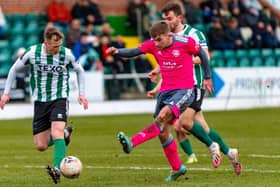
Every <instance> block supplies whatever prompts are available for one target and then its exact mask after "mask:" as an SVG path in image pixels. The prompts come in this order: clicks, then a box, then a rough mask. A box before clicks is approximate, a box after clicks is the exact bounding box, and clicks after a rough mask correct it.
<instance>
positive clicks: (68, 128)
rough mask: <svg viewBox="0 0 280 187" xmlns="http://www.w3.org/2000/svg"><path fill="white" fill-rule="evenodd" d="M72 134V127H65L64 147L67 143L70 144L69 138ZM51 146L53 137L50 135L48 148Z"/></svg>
mask: <svg viewBox="0 0 280 187" xmlns="http://www.w3.org/2000/svg"><path fill="white" fill-rule="evenodd" d="M72 132H73V127H72V126H66V127H65V128H64V140H65V144H66V146H68V145H69V143H70V137H71V134H72ZM53 144H54V141H53V137H52V135H50V138H49V144H48V146H49V147H50V146H52V145H53Z"/></svg>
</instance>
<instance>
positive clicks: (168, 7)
mask: <svg viewBox="0 0 280 187" xmlns="http://www.w3.org/2000/svg"><path fill="white" fill-rule="evenodd" d="M169 11H173V12H174V13H175V15H176V16H179V15H184V13H183V10H182V6H181V5H180V4H179V3H177V2H169V3H167V4H165V5H164V6H163V8H162V9H161V13H162V14H167V13H168V12H169Z"/></svg>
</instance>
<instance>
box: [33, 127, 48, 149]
mask: <svg viewBox="0 0 280 187" xmlns="http://www.w3.org/2000/svg"><path fill="white" fill-rule="evenodd" d="M50 132H51V131H50V129H47V130H45V131H43V132H40V133H36V134H34V135H33V140H34V144H35V146H36V149H37V150H38V151H45V150H46V149H48V147H49V142H50Z"/></svg>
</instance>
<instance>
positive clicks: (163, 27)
mask: <svg viewBox="0 0 280 187" xmlns="http://www.w3.org/2000/svg"><path fill="white" fill-rule="evenodd" d="M169 32H170V29H169V26H168V24H167V23H166V22H165V21H158V22H156V23H154V24H153V25H152V27H151V29H150V35H151V37H152V38H156V37H157V36H159V35H161V34H167V33H169Z"/></svg>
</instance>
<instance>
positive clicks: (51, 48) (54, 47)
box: [45, 36, 62, 55]
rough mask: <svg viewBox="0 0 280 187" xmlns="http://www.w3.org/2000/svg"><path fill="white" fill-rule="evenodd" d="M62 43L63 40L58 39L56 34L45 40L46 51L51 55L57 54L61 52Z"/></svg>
mask: <svg viewBox="0 0 280 187" xmlns="http://www.w3.org/2000/svg"><path fill="white" fill-rule="evenodd" d="M61 45H62V40H58V41H57V40H56V36H53V37H52V38H51V39H50V40H45V46H46V52H47V54H49V55H55V54H57V53H59V51H60V48H61Z"/></svg>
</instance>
